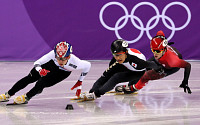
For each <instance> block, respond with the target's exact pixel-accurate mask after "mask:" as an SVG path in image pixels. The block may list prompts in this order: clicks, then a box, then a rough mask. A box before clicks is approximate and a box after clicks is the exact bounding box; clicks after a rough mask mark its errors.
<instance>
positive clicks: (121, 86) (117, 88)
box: [115, 85, 127, 92]
mask: <svg viewBox="0 0 200 125" xmlns="http://www.w3.org/2000/svg"><path fill="white" fill-rule="evenodd" d="M126 86H127V85H120V86H116V87H115V92H123V88H125V87H126Z"/></svg>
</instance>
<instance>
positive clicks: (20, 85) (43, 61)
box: [0, 41, 91, 104]
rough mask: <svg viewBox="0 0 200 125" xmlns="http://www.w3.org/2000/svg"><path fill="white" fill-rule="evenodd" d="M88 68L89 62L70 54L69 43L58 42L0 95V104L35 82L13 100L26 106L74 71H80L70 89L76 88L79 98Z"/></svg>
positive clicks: (70, 47)
mask: <svg viewBox="0 0 200 125" xmlns="http://www.w3.org/2000/svg"><path fill="white" fill-rule="evenodd" d="M90 67H91V63H90V62H88V61H85V60H80V59H79V58H78V57H76V56H75V55H74V54H72V46H71V45H70V44H69V43H67V42H66V41H62V42H59V43H58V44H57V45H56V46H55V48H54V50H52V51H50V52H49V53H47V54H46V55H44V56H43V57H41V58H40V59H38V60H37V61H35V62H34V67H33V68H32V70H31V71H30V73H29V74H28V75H27V76H25V77H24V78H22V79H21V80H19V81H18V82H16V83H15V84H14V86H13V87H12V88H11V89H10V90H9V91H8V92H6V93H5V94H1V95H0V102H3V101H8V100H9V98H10V97H11V96H13V95H14V94H15V93H16V92H18V91H20V90H21V89H24V88H25V87H26V86H27V85H28V84H31V83H33V82H36V84H35V86H34V87H33V88H32V89H31V90H30V91H29V92H27V93H26V94H24V95H21V96H18V97H16V98H15V99H14V103H15V104H26V103H28V101H29V100H30V99H31V98H32V97H33V96H35V95H36V94H39V93H41V92H42V91H43V89H44V88H46V87H51V86H53V85H55V84H57V83H59V82H61V81H62V80H64V79H65V78H67V77H68V76H69V75H70V74H71V72H72V71H74V70H82V72H81V75H80V77H79V79H78V81H77V83H76V84H75V85H74V86H73V87H72V88H71V90H73V89H74V88H77V91H76V96H78V97H79V95H80V93H81V86H82V81H83V79H84V78H85V76H86V75H87V73H88V72H89V70H90Z"/></svg>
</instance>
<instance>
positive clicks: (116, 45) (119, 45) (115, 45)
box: [110, 39, 128, 53]
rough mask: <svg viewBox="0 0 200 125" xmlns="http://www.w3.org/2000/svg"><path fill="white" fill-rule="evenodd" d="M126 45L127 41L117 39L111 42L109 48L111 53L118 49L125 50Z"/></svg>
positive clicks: (116, 51) (118, 50)
mask: <svg viewBox="0 0 200 125" xmlns="http://www.w3.org/2000/svg"><path fill="white" fill-rule="evenodd" d="M127 47H128V42H126V41H125V40H122V39H118V40H115V41H113V42H112V44H111V47H110V50H111V52H112V53H118V52H120V51H123V52H126V48H127Z"/></svg>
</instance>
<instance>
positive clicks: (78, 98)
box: [70, 97, 81, 100]
mask: <svg viewBox="0 0 200 125" xmlns="http://www.w3.org/2000/svg"><path fill="white" fill-rule="evenodd" d="M80 99H81V98H80V97H77V98H71V99H70V100H80Z"/></svg>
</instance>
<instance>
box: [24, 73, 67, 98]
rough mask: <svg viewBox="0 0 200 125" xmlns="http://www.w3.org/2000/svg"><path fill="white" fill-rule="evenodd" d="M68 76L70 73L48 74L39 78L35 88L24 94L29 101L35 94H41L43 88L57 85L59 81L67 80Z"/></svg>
mask: <svg viewBox="0 0 200 125" xmlns="http://www.w3.org/2000/svg"><path fill="white" fill-rule="evenodd" d="M70 74H71V72H66V71H63V70H59V71H54V72H50V73H48V74H47V75H46V76H45V77H41V78H40V79H39V80H38V81H37V82H36V84H35V86H34V87H33V88H32V89H31V90H30V91H29V92H28V93H26V95H27V97H28V98H29V99H31V98H32V97H33V96H35V95H36V94H39V93H41V92H42V91H43V89H44V88H46V87H51V86H53V85H55V84H57V83H59V82H60V81H62V80H64V79H65V78H67V77H68V76H69V75H70Z"/></svg>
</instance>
